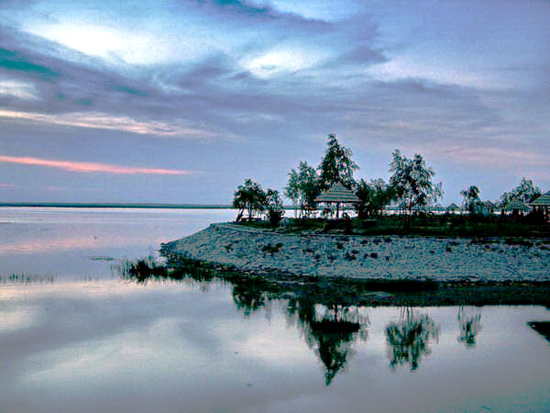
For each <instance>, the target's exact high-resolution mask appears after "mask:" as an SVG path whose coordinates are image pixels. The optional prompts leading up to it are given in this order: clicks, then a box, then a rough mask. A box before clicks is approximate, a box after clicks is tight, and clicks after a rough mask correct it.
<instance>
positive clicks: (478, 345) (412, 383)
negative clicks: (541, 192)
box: [0, 208, 550, 412]
mask: <svg viewBox="0 0 550 413" xmlns="http://www.w3.org/2000/svg"><path fill="white" fill-rule="evenodd" d="M234 216H235V214H234V211H231V210H207V209H203V210H194V209H182V210H171V209H93V208H90V209H71V208H0V277H1V281H0V366H1V369H0V412H37V411H43V412H60V411H78V412H97V411H102V412H103V411H105V412H106V411H109V412H110V411H117V412H151V411H155V412H220V411H223V412H296V411H300V412H310V411H311V412H313V411H315V412H333V411H335V412H336V411H337V412H357V411H387V412H394V411H396V412H397V411H418V412H425V411H548V409H549V407H548V406H549V405H550V368H549V366H550V345H549V342H548V341H547V340H546V339H545V338H544V336H543V335H541V334H539V333H537V332H536V331H535V330H533V329H532V328H531V327H530V326H529V325H528V322H531V321H550V312H549V311H548V309H547V308H545V307H542V306H521V307H512V306H485V307H460V306H450V307H366V306H353V305H350V306H342V305H339V304H338V300H337V299H330V300H326V302H323V301H320V300H317V299H313V298H308V297H303V296H302V297H293V296H292V295H289V294H285V295H281V296H280V297H276V296H275V297H274V296H267V295H266V294H264V293H263V292H262V291H261V289H258V286H254V285H248V284H247V283H234V284H232V283H229V282H224V281H222V280H219V279H213V280H203V281H200V280H194V279H184V280H182V281H150V282H148V283H146V284H138V283H135V282H132V281H129V280H126V279H121V278H120V276H119V273H118V272H117V271H116V268H117V266H119V265H120V264H121V263H123V262H124V260H126V259H130V260H134V259H137V258H144V257H148V256H153V257H156V258H158V249H159V247H160V244H161V243H162V242H166V241H171V240H174V239H177V238H181V237H183V236H186V235H190V234H192V233H194V232H196V231H198V230H200V229H202V228H204V227H206V226H208V225H209V224H210V223H212V222H223V221H228V220H232V219H233V218H234ZM337 296H338V295H337V292H334V297H337Z"/></svg>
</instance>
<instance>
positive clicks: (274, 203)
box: [265, 189, 285, 227]
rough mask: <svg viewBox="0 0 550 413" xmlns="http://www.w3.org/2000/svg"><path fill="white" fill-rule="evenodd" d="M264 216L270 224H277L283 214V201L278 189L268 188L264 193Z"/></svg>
mask: <svg viewBox="0 0 550 413" xmlns="http://www.w3.org/2000/svg"><path fill="white" fill-rule="evenodd" d="M265 209H266V216H267V219H268V220H269V222H270V223H271V225H272V226H274V227H276V226H277V225H279V222H280V221H281V218H282V217H283V215H284V214H285V210H284V208H283V201H282V200H281V197H280V196H279V191H275V190H273V189H268V190H267V193H266V207H265Z"/></svg>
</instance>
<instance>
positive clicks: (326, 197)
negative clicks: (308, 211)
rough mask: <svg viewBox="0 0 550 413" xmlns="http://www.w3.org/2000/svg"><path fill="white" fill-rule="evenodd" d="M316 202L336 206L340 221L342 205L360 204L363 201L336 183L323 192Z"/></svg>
mask: <svg viewBox="0 0 550 413" xmlns="http://www.w3.org/2000/svg"><path fill="white" fill-rule="evenodd" d="M315 202H316V203H325V204H336V219H338V217H339V215H340V204H358V203H360V202H361V200H360V199H359V198H358V197H357V195H355V193H354V192H353V191H351V190H350V189H348V188H346V187H345V186H344V185H342V184H341V183H340V182H335V183H333V184H332V185H331V187H330V188H329V189H327V190H326V191H324V192H321V193H320V194H319V195H318V196H317V198H315Z"/></svg>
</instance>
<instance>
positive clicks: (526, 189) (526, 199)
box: [500, 177, 542, 206]
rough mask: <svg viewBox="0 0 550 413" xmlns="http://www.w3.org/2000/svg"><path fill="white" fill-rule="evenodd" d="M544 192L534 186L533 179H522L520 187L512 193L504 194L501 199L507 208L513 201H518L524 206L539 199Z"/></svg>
mask: <svg viewBox="0 0 550 413" xmlns="http://www.w3.org/2000/svg"><path fill="white" fill-rule="evenodd" d="M541 195H542V192H541V190H540V188H539V187H537V186H535V184H533V181H532V180H531V179H527V178H525V177H524V178H522V180H521V182H520V183H519V185H518V186H516V187H515V188H514V189H512V190H511V191H510V192H504V193H503V194H502V196H501V197H500V199H501V202H502V206H507V205H508V204H510V202H512V201H513V200H518V201H520V202H522V203H524V204H528V203H530V202H533V201H534V200H535V199H537V198H539V197H540V196H541Z"/></svg>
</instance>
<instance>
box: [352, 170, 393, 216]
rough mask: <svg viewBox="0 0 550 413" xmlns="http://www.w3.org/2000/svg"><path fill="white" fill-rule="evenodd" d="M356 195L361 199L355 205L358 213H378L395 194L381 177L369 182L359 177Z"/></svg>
mask: <svg viewBox="0 0 550 413" xmlns="http://www.w3.org/2000/svg"><path fill="white" fill-rule="evenodd" d="M356 195H357V197H358V198H359V199H360V200H361V203H360V204H358V205H357V210H358V212H359V214H360V215H379V214H380V213H381V212H382V210H383V209H384V207H385V206H386V205H387V204H389V203H390V201H391V200H392V199H393V198H394V196H395V195H394V191H393V188H392V187H391V186H390V185H388V184H387V183H386V182H384V180H383V179H382V178H378V179H373V180H371V181H370V182H367V181H365V180H364V179H361V180H360V181H359V183H358V184H357V192H356Z"/></svg>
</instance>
